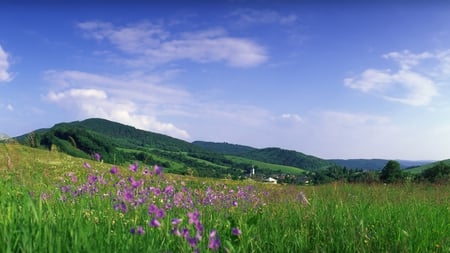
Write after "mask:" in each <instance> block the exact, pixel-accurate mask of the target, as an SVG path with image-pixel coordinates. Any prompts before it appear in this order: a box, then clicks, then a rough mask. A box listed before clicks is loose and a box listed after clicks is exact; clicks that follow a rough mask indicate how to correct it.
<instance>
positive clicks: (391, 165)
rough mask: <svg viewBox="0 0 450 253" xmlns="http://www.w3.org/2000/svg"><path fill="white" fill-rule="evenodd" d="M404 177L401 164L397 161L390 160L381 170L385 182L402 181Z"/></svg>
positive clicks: (381, 177)
mask: <svg viewBox="0 0 450 253" xmlns="http://www.w3.org/2000/svg"><path fill="white" fill-rule="evenodd" d="M403 179H404V175H403V172H402V170H401V168H400V164H399V163H398V162H397V161H393V160H390V161H388V162H387V163H386V166H384V168H383V169H382V170H381V174H380V180H381V181H383V182H385V183H396V182H401V181H403Z"/></svg>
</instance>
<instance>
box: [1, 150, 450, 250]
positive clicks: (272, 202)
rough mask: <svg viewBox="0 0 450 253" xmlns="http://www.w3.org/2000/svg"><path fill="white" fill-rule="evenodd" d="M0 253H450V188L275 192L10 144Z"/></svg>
mask: <svg viewBox="0 0 450 253" xmlns="http://www.w3.org/2000/svg"><path fill="white" fill-rule="evenodd" d="M0 192H1V195H0V212H1V214H2V215H0V245H1V246H0V252H213V251H218V252H450V186H448V185H447V186H435V185H415V184H408V185H351V184H340V183H336V184H329V185H322V186H303V187H300V186H290V185H269V184H261V183H258V182H254V181H230V180H212V179H203V178H194V177H181V176H176V175H170V174H165V173H164V172H163V171H161V170H160V168H159V167H153V166H147V165H143V164H132V165H130V166H129V167H114V166H112V165H108V164H103V163H100V162H96V161H93V160H89V161H86V160H81V159H75V158H72V157H69V156H66V155H64V154H60V153H55V152H48V151H42V150H35V149H30V148H27V147H23V146H20V145H16V144H8V145H4V144H0Z"/></svg>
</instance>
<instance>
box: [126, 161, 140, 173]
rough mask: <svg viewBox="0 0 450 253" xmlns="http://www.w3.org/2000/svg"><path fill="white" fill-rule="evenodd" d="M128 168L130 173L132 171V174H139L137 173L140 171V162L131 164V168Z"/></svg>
mask: <svg viewBox="0 0 450 253" xmlns="http://www.w3.org/2000/svg"><path fill="white" fill-rule="evenodd" d="M128 168H129V169H130V171H132V172H137V171H138V168H139V164H138V162H137V161H136V162H135V163H133V164H130V167H128Z"/></svg>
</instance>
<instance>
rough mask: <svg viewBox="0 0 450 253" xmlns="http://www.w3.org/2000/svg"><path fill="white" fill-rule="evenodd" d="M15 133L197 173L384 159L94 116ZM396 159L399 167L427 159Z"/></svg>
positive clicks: (361, 164) (27, 139)
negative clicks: (194, 134)
mask: <svg viewBox="0 0 450 253" xmlns="http://www.w3.org/2000/svg"><path fill="white" fill-rule="evenodd" d="M16 139H17V140H19V141H20V142H21V143H23V144H27V145H30V146H32V147H37V148H47V149H57V150H59V151H62V152H65V153H67V154H70V155H72V156H77V157H83V158H90V157H91V156H92V154H93V153H100V154H102V156H103V159H104V160H105V161H107V162H111V163H115V164H118V163H123V164H125V163H130V162H133V161H135V160H138V161H142V162H145V163H147V164H150V163H155V164H160V165H163V166H164V167H166V168H168V169H169V170H170V171H172V172H175V173H190V174H198V175H203V176H219V175H222V176H223V175H233V176H235V177H238V176H239V175H247V174H248V173H249V172H250V170H251V168H252V167H253V166H254V165H255V164H258V166H259V168H258V170H259V171H260V172H261V173H262V174H264V175H270V174H274V173H275V174H276V173H278V174H301V173H303V172H304V171H305V170H306V171H316V170H322V169H327V168H330V167H333V166H337V165H338V166H342V167H346V168H348V169H358V170H380V169H382V168H383V167H384V166H385V165H386V163H387V162H388V160H384V159H349V160H343V159H331V160H325V159H321V158H318V157H315V156H311V155H307V154H303V153H301V152H298V151H294V150H286V149H282V148H276V147H270V148H262V149H258V148H254V147H250V146H244V145H240V144H230V143H226V142H223V143H217V142H206V141H194V142H192V143H189V142H187V141H183V140H179V139H176V138H173V137H170V136H167V135H163V134H157V133H153V132H149V131H144V130H140V129H136V128H135V127H132V126H127V125H124V124H120V123H117V122H113V121H109V120H105V119H99V118H92V119H86V120H83V121H75V122H70V123H59V124H56V125H54V126H53V127H52V128H48V129H38V130H36V131H33V132H31V133H28V134H25V135H22V136H19V137H16ZM399 162H400V164H401V165H402V168H406V167H411V166H420V165H423V164H425V163H427V162H426V161H399ZM283 166H284V167H283Z"/></svg>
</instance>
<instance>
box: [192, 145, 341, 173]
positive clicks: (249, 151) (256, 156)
mask: <svg viewBox="0 0 450 253" xmlns="http://www.w3.org/2000/svg"><path fill="white" fill-rule="evenodd" d="M193 144H195V145H199V146H201V147H204V148H208V149H210V150H212V151H215V152H220V153H222V154H224V155H233V156H240V157H243V158H247V159H250V160H256V161H260V162H265V163H271V164H278V165H285V166H291V167H296V168H299V169H304V170H319V169H325V168H328V167H331V166H334V165H335V164H334V163H333V162H330V161H327V160H324V159H320V158H318V157H315V156H311V155H306V154H303V153H300V152H297V151H294V150H286V149H281V148H263V149H257V148H253V147H249V146H242V145H237V144H230V143H215V142H198V141H197V142H194V143H193Z"/></svg>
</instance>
